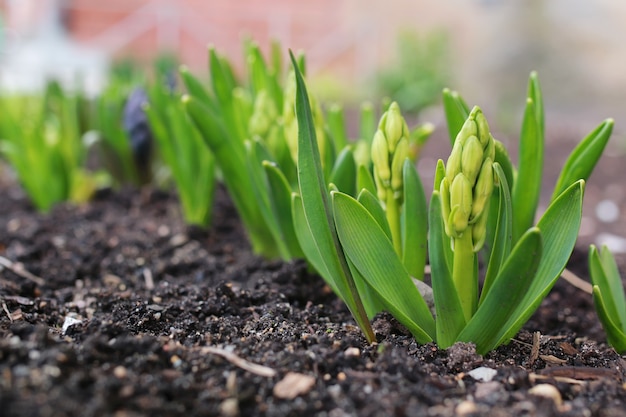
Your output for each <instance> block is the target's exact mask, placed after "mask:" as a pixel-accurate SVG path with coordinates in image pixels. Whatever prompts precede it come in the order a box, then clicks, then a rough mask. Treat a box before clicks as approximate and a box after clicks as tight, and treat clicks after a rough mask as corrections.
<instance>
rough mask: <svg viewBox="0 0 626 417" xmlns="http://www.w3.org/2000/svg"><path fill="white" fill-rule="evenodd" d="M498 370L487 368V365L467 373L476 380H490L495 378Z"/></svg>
mask: <svg viewBox="0 0 626 417" xmlns="http://www.w3.org/2000/svg"><path fill="white" fill-rule="evenodd" d="M497 373H498V371H496V370H495V369H491V368H487V367H486V366H481V367H478V368H476V369H472V370H471V371H469V372H468V373H467V374H468V375H469V376H471V377H472V378H474V379H475V380H476V381H483V382H489V381H491V380H492V379H493V377H494V376H496V374H497Z"/></svg>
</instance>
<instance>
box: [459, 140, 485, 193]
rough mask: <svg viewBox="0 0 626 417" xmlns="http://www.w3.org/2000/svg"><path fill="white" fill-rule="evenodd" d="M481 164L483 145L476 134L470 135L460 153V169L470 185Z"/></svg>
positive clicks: (474, 179)
mask: <svg viewBox="0 0 626 417" xmlns="http://www.w3.org/2000/svg"><path fill="white" fill-rule="evenodd" d="M482 164H483V147H482V145H481V144H480V142H479V141H478V138H477V137H476V136H470V137H469V138H467V140H466V141H465V144H464V145H463V153H462V154H461V171H462V172H463V174H465V176H466V177H467V179H468V180H469V182H470V184H472V186H473V185H474V183H475V182H476V177H477V176H478V172H479V171H480V168H481V166H482Z"/></svg>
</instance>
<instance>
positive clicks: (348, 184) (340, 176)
mask: <svg viewBox="0 0 626 417" xmlns="http://www.w3.org/2000/svg"><path fill="white" fill-rule="evenodd" d="M330 182H331V183H333V184H335V185H336V186H337V189H339V191H342V192H344V193H348V194H350V195H352V196H354V195H355V194H356V162H355V160H354V154H353V153H352V150H351V149H350V148H348V147H346V148H343V150H342V151H341V152H340V153H339V155H338V156H337V159H336V160H335V165H334V166H333V170H332V171H331V173H330Z"/></svg>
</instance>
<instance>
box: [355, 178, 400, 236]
mask: <svg viewBox="0 0 626 417" xmlns="http://www.w3.org/2000/svg"><path fill="white" fill-rule="evenodd" d="M357 200H358V202H359V203H361V205H362V206H363V207H365V209H366V210H367V211H369V212H370V214H371V215H372V217H373V218H374V220H376V223H378V225H379V226H380V228H381V229H383V232H385V235H386V236H387V237H388V238H389V241H390V242H391V239H392V237H391V229H390V228H389V223H388V222H387V214H386V213H385V209H384V208H383V206H381V205H380V200H379V199H378V197H376V196H375V195H374V194H372V193H371V192H370V191H369V190H367V189H365V188H363V189H362V190H361V192H360V193H359V196H358V198H357Z"/></svg>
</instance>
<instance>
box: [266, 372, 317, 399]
mask: <svg viewBox="0 0 626 417" xmlns="http://www.w3.org/2000/svg"><path fill="white" fill-rule="evenodd" d="M314 385H315V377H313V376H311V375H304V374H299V373H297V372H289V373H288V374H287V375H285V377H284V378H283V379H281V380H280V381H278V382H277V383H276V385H274V390H273V393H274V396H275V397H276V398H282V399H285V400H293V399H294V398H296V397H297V396H298V395H302V394H306V393H307V392H309V391H310V390H311V388H313V386H314Z"/></svg>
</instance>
